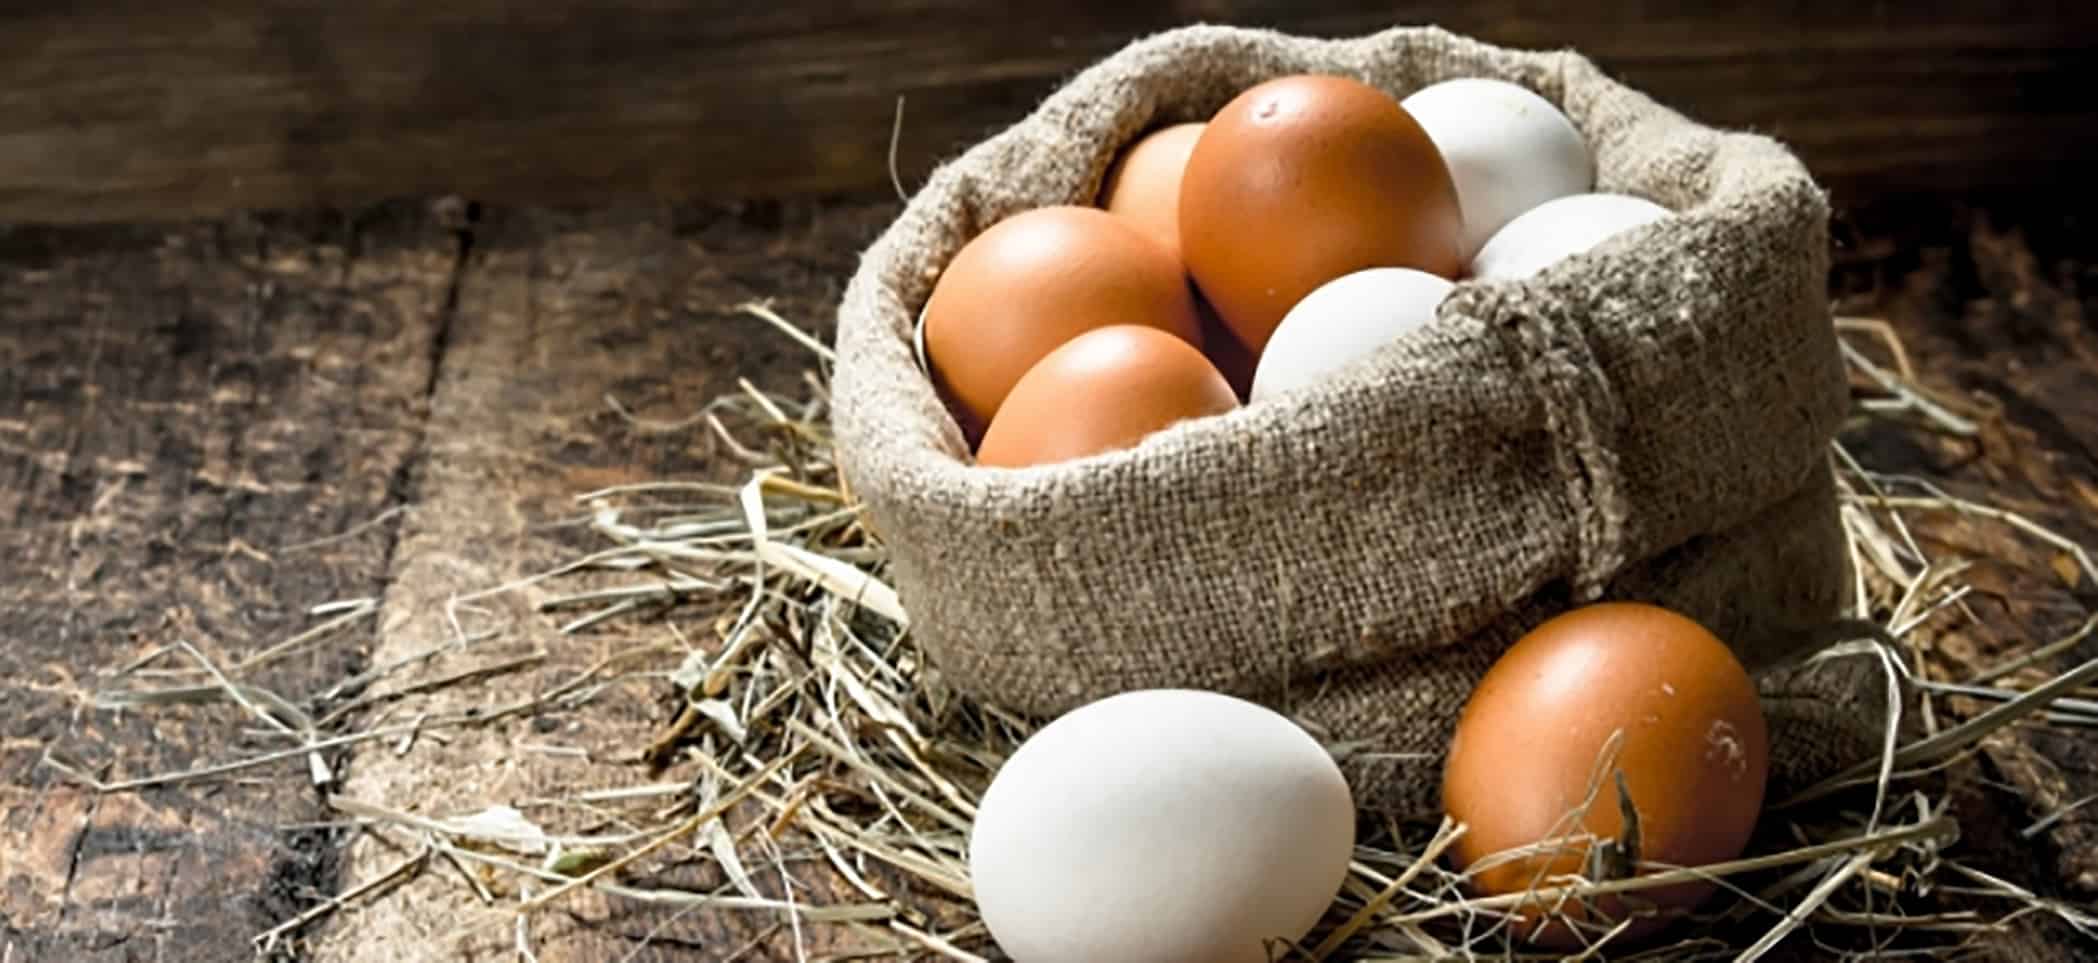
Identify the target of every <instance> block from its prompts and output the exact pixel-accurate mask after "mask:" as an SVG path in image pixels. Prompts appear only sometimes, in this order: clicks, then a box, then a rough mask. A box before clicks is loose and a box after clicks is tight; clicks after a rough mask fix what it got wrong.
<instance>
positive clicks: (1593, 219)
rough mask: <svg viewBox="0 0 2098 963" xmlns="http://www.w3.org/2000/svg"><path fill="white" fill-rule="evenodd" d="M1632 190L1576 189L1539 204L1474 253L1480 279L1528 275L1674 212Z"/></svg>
mask: <svg viewBox="0 0 2098 963" xmlns="http://www.w3.org/2000/svg"><path fill="white" fill-rule="evenodd" d="M1670 213H1671V212H1670V211H1669V210H1668V208H1665V207H1662V206H1661V205H1659V204H1656V203H1654V202H1652V201H1649V200H1646V199H1645V198H1640V197H1632V196H1631V195H1628V194H1573V195H1569V196H1567V197H1560V198H1554V199H1552V200H1549V201H1546V202H1544V203H1542V204H1539V205H1537V206H1536V207H1533V208H1531V209H1529V210H1527V211H1524V212H1523V213H1522V214H1520V215H1518V216H1517V217H1516V218H1515V219H1514V220H1512V221H1509V222H1508V224H1507V226H1505V227H1502V228H1501V229H1500V230H1499V231H1497V232H1495V233H1494V235H1493V237H1492V239H1490V240H1488V241H1487V242H1486V246H1485V247H1482V248H1480V249H1479V255H1478V256H1477V257H1475V258H1473V259H1472V265H1471V275H1472V277H1473V278H1475V279H1477V280H1481V281H1500V280H1511V279H1515V278H1525V277H1529V276H1530V275H1532V274H1536V273H1537V272H1539V271H1542V270H1544V269H1545V268H1548V267H1551V266H1552V265H1553V264H1556V263H1558V262H1559V261H1561V260H1563V259H1565V258H1569V257H1572V256H1574V255H1576V254H1580V253H1582V252H1583V251H1587V250H1589V249H1591V248H1593V247H1595V246H1596V245H1598V244H1601V243H1603V242H1604V241H1607V240H1609V239H1610V238H1612V237H1615V236H1617V235H1619V234H1622V233H1624V232H1625V231H1629V230H1631V229H1633V228H1635V227H1640V226H1643V225H1646V224H1652V223H1653V222H1655V221H1658V220H1661V219H1662V218H1665V217H1668V216H1670Z"/></svg>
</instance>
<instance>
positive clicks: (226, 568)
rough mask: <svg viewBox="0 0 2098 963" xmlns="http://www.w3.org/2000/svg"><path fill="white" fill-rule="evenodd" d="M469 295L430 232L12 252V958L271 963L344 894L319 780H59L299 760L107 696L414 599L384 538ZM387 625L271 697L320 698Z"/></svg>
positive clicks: (248, 233)
mask: <svg viewBox="0 0 2098 963" xmlns="http://www.w3.org/2000/svg"><path fill="white" fill-rule="evenodd" d="M451 270H452V258H451V256H450V254H449V245H448V242H447V241H446V239H445V238H444V236H443V235H442V234H441V233H437V232H435V231H434V230H432V229H431V228H430V227H429V226H428V225H427V224H426V223H425V222H423V221H421V220H419V219H418V218H415V217H412V216H411V217H407V218H406V219H401V218H395V217H393V216H392V215H385V216H382V218H381V219H380V220H379V221H376V222H367V223H352V222H350V221H348V220H344V219H340V218H307V219H301V220H300V221H299V222H297V223H256V222H250V221H245V220H243V221H234V222H229V223H223V224H206V225H200V226H194V227H187V228H183V229H180V230H173V231H165V232H164V231H157V230H152V231H149V230H131V229H125V230H114V231H91V232H79V231H74V232H56V233H55V232H41V231H39V232H15V233H12V234H7V235H4V236H0V677H4V678H5V679H6V680H7V684H6V685H5V686H0V720H4V723H0V724H4V726H5V737H6V741H5V743H4V744H0V958H4V959H9V960H23V961H28V960H84V961H85V960H96V961H115V960H157V959H184V960H239V959H252V958H253V956H254V954H253V951H252V949H251V948H250V947H249V945H248V939H249V937H250V936H252V935H254V934H255V933H256V932H258V931H261V930H263V929H266V928H268V927H269V926H270V925H271V924H272V923H273V922H274V921H276V920H278V919H281V918H284V917H286V916H288V915H289V914H291V913H292V912H294V911H296V910H298V909H300V908H302V907H304V906H305V905H307V904H308V903H309V902H310V901H311V900H312V899H314V894H315V893H317V892H325V891H328V890H330V889H332V888H333V886H334V881H335V878H336V873H335V863H336V857H335V854H334V849H333V846H332V845H331V844H330V841H329V836H328V834H326V833H322V832H314V831H294V830H292V829H289V828H287V827H289V825H290V824H294V823H298V822H301V821H305V820H311V819H313V818H315V817H316V816H318V815H319V814H320V812H321V810H320V809H319V807H318V805H317V799H316V797H315V795H314V793H313V791H312V789H311V787H310V786H309V785H307V784H306V782H305V780H304V779H303V778H301V774H302V772H303V771H304V769H303V764H302V763H300V762H298V761H293V762H289V763H285V764H282V765H279V766H276V767H272V768H267V769H262V770H257V771H255V772H253V773H250V774H249V775H251V776H257V777H263V778H259V779H254V780H250V781H247V782H228V781H224V780H217V781H211V782H204V783H184V784H179V785H172V786H168V787H165V788H159V789H148V790H144V791H141V792H138V793H127V794H116V795H96V794H95V793H93V792H90V791H87V790H84V789H82V788H80V787H79V786H78V785H76V784H75V783H72V782H69V781H67V780H66V779H64V778H62V777H61V776H60V775H59V773H58V772H57V771H56V770H54V769H52V768H50V767H48V766H45V765H43V764H42V760H43V759H44V758H45V753H46V752H50V753H53V754H54V755H57V756H60V757H63V758H70V759H73V760H75V761H77V762H78V763H80V764H84V765H86V766H89V767H91V768H92V771H94V772H96V773H98V774H100V775H101V776H103V777H104V778H107V779H112V780H114V779H121V778H130V777H137V776H146V775H152V774H155V773H163V772H173V771H177V770H182V769H186V768H189V767H192V766H196V765H201V764H208V763H213V762H218V761H220V760H223V759H225V758H228V757H229V756H231V755H233V754H235V753H240V754H247V753H250V752H255V751H260V749H261V748H274V747H278V746H281V745H283V743H281V742H271V741H268V740H257V739H255V738H244V737H241V736H240V735H239V734H238V730H239V729H240V728H241V727H242V726H243V725H244V724H247V722H248V720H246V719H245V718H244V717H243V716H242V714H240V713H239V712H238V711H237V710H233V709H230V708H222V707H194V708H180V707H176V708H163V709H154V710H149V711H146V712H132V713H114V712H110V711H104V710H98V709H96V708H94V707H93V706H92V705H91V703H90V700H91V696H92V694H93V693H94V691H95V690H97V689H98V688H99V687H101V686H102V685H103V684H105V681H106V680H104V679H102V678H98V676H97V673H98V672H100V671H103V670H106V669H112V668H115V667H117V666H119V665H122V664H124V663H127V662H131V661H133V660H134V659H137V658H139V657H141V656H144V655H146V654H147V653H149V652H150V651H152V650H154V649H158V648H162V647H168V646H173V645H175V644H176V643H181V642H187V643H190V644H192V645H194V646H195V647H196V648H197V649H198V650H199V651H201V652H202V653H204V654H205V655H206V656H207V657H209V658H210V659H212V660H213V661H215V662H218V663H220V664H222V665H224V664H230V663H232V662H234V661H237V660H239V659H241V658H243V657H245V656H248V655H251V654H254V653H256V652H258V651H261V650H262V649H263V648H264V647H265V646H268V645H270V644H272V643H275V642H277V641H279V640H281V639H283V638H285V637H287V636H289V635H291V634H293V633H295V632H297V631H299V630H301V629H303V628H305V627H307V626H308V625H309V624H311V622H312V621H313V620H310V619H308V618H307V617H306V615H305V610H306V609H307V608H309V607H310V606H313V605H316V604H318V603H323V602H328V601H330V600H335V599H343V598H356V597H361V596H369V595H374V594H376V593H378V592H380V591H382V590H383V589H384V588H385V585H386V582H385V574H386V570H387V559H388V558H389V556H390V554H391V550H392V542H393V539H392V532H391V528H390V526H388V525H385V524H380V525H376V526H363V527H362V528H360V525H362V523H365V522H367V521H369V520H371V519H373V518H375V517H379V516H381V515H382V514H383V512H384V511H385V509H386V508H387V507H388V506H389V505H392V504H395V503H397V500H398V497H399V495H400V490H399V485H398V483H399V480H400V475H401V472H402V470H403V469H404V467H405V466H406V465H407V464H408V463H409V460H410V459H411V458H412V457H413V454H414V452H415V450H416V448H417V442H418V439H419V437H420V433H419V425H420V423H421V407H420V406H421V402H422V398H423V394H424V391H425V389H426V387H427V383H428V378H429V376H428V370H429V364H430V359H431V357H432V355H433V349H434V347H435V344H436V341H437V330H438V323H439V320H440V315H441V311H442V305H443V300H444V292H445V285H446V280H447V278H448V277H449V275H450V273H451ZM345 531H354V532H355V534H354V535H353V536H352V537H348V538H343V539H339V540H334V541H326V542H317V541H316V540H318V539H322V538H324V537H325V536H330V535H333V534H336V533H339V532H345ZM360 628H361V635H360V634H356V633H353V634H350V635H348V636H345V637H339V638H336V639H332V640H330V642H329V644H328V645H325V646H321V647H317V648H314V649H312V650H309V651H306V652H304V653H301V654H299V655H296V656H293V657H289V658H285V659H282V660H280V661H278V662H276V663H274V664H272V665H268V666H265V667H262V668H260V669H258V670H257V671H256V672H254V673H250V674H248V675H247V676H245V677H244V681H248V682H250V683H251V684H255V685H259V686H262V687H264V688H268V689H271V690H274V691H277V692H280V693H282V694H284V695H286V696H287V697H292V698H295V699H296V698H298V697H300V696H303V695H305V694H307V693H309V692H311V691H313V690H314V689H315V688H317V687H318V686H319V685H320V684H321V683H322V682H323V680H332V679H333V678H335V677H337V676H339V675H341V674H343V673H346V672H352V671H355V669H356V667H357V666H358V665H360V664H361V662H362V659H363V653H364V651H365V649H366V645H365V644H364V643H368V641H369V639H370V631H371V626H370V625H369V624H367V625H364V626H361V627H360ZM152 666H153V667H154V668H177V667H191V664H190V663H188V662H187V660H185V659H184V658H182V657H181V656H179V655H178V656H173V657H169V658H162V659H160V660H158V661H156V662H154V663H153V664H152ZM189 681H192V682H193V681H195V680H194V679H191V680H189ZM123 684H124V685H125V686H130V687H153V686H156V685H166V684H173V683H171V682H167V681H166V680H161V681H159V682H156V681H154V680H152V679H149V678H145V677H138V678H133V679H130V680H127V681H126V682H124V683H123ZM329 755H330V756H331V757H332V758H333V759H334V760H335V761H336V763H338V764H340V763H341V762H343V761H345V755H346V754H345V753H342V752H339V751H338V752H333V753H330V754H329Z"/></svg>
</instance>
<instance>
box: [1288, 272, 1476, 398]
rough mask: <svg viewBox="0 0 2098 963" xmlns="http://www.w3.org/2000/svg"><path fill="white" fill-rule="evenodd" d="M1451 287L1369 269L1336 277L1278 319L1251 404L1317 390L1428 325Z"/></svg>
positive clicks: (1416, 275)
mask: <svg viewBox="0 0 2098 963" xmlns="http://www.w3.org/2000/svg"><path fill="white" fill-rule="evenodd" d="M1454 287H1456V285H1454V284H1452V283H1451V282H1450V281H1449V280H1448V279H1447V278H1441V277H1437V276H1435V275H1433V274H1429V273H1427V272H1425V271H1415V270H1413V269H1411V268H1372V269H1370V270H1367V271H1357V272H1355V273H1353V274H1349V275H1346V276H1344V277H1340V278H1336V279H1334V280H1332V281H1329V282H1327V283H1326V284H1324V285H1321V286H1320V287H1319V289H1318V290H1316V291H1313V292H1311V294H1310V295H1309V296H1307V297H1305V298H1304V300H1302V301H1299V302H1297V306H1296V307H1293V308H1291V309H1290V310H1289V314H1287V315H1285V316H1284V317H1283V318H1282V323H1281V324H1280V325H1277V326H1276V328H1275V333H1274V335H1273V336H1272V337H1270V338H1269V339H1268V346H1267V350H1266V351H1264V352H1262V353H1261V356H1260V366H1259V367H1258V368H1257V369H1256V370H1255V371H1254V374H1253V390H1252V400H1253V401H1261V400H1264V399H1268V398H1273V397H1275V396H1276V395H1279V394H1282V393H1284V392H1287V391H1293V390H1295V389H1298V388H1302V387H1305V386H1307V385H1313V384H1317V383H1319V382H1320V381H1323V380H1325V378H1326V377H1327V376H1328V375H1330V374H1332V373H1333V372H1334V371H1336V370H1338V369H1340V368H1342V367H1344V366H1346V365H1348V364H1351V363H1353V362H1354V361H1355V360H1356V359H1359V358H1362V357H1365V356H1367V355H1369V354H1370V353H1371V352H1373V351H1376V350H1377V349H1378V348H1379V347H1382V346H1383V345H1384V344H1386V343H1388V342H1390V341H1392V340H1393V339H1395V338H1398V337H1400V336H1401V335H1404V334H1406V333H1407V332H1409V331H1412V330H1414V329H1415V328H1418V327H1421V326H1422V325H1425V324H1427V323H1428V322H1429V321H1432V320H1434V318H1435V309H1436V308H1437V307H1439V306H1441V304H1442V299H1443V298H1444V297H1447V296H1448V295H1449V293H1450V291H1451V289H1453V288H1454Z"/></svg>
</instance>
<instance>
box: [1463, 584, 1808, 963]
mask: <svg viewBox="0 0 2098 963" xmlns="http://www.w3.org/2000/svg"><path fill="white" fill-rule="evenodd" d="M1768 767H1769V742H1768V733H1767V731H1766V726H1765V721H1764V718H1763V712H1762V706H1761V704H1760V703H1759V702H1758V700H1757V693H1756V687H1755V685H1754V683H1753V682H1752V681H1751V680H1750V679H1749V676H1748V673H1747V672H1746V671H1745V670H1744V669H1743V668H1742V666H1741V664H1740V663H1739V662H1738V661H1736V659H1735V658H1734V655H1733V653H1732V652H1731V651H1730V650H1729V649H1728V648H1727V647H1726V645H1725V644H1724V643H1722V642H1721V641H1720V640H1719V639H1718V638H1716V637H1714V636H1713V635H1712V634H1711V633H1710V632H1708V631H1706V630H1705V628H1704V627H1703V626H1701V625H1699V624H1698V623H1697V622H1695V621H1693V620H1691V619H1689V618H1686V617H1684V616H1682V615H1680V614H1677V613H1675V612H1672V611H1669V610H1667V609H1663V608H1659V607H1656V606H1652V605H1645V604H1639V603H1624V602H1618V603H1603V604H1597V605H1591V606H1587V607H1584V608H1579V609H1575V610H1573V611H1571V612H1568V613H1566V614H1563V615H1560V616H1558V617H1556V618H1553V619H1551V620H1549V621H1547V622H1545V623H1544V624H1542V625H1540V626H1538V627H1537V628H1536V629H1534V630H1532V631H1531V632H1530V633H1529V634H1527V635H1525V636H1524V637H1523V638H1521V639H1520V640H1518V641H1517V642H1516V643H1515V645H1514V646H1512V647H1510V648H1509V649H1508V651H1507V652H1506V653H1505V654H1503V655H1502V656H1501V658H1500V659H1499V660H1498V661H1497V662H1495V663H1494V665H1493V666H1492V668H1490V669H1489V670H1488V671H1487V673H1486V675H1485V676H1484V677H1483V678H1482V679H1481V680H1480V681H1479V684H1478V685H1477V687H1476V688H1475V689H1474V690H1473V692H1472V695H1471V698H1470V700H1469V701H1468V702H1467V703H1466V704H1465V707H1464V709H1463V712H1462V714H1461V715H1460V716H1459V718H1458V723H1457V729H1456V735H1455V738H1454V739H1453V740H1452V742H1451V744H1450V751H1449V758H1448V761H1447V763H1446V766H1445V769H1444V773H1443V805H1444V807H1445V809H1446V810H1447V812H1448V813H1449V815H1450V816H1451V817H1452V818H1454V819H1456V820H1458V821H1461V822H1463V823H1464V824H1466V826H1467V827H1468V832H1467V833H1466V834H1465V835H1464V836H1462V837H1460V838H1459V839H1458V841H1457V842H1456V844H1455V845H1454V846H1453V847H1452V849H1451V851H1450V852H1451V858H1452V862H1453V864H1454V865H1455V866H1456V867H1457V868H1458V869H1460V870H1463V871H1465V872H1467V873H1468V874H1469V876H1470V883H1471V885H1472V886H1473V888H1474V889H1476V890H1478V891H1479V892H1482V893H1486V894H1493V895H1504V894H1511V893H1522V892H1526V891H1529V890H1531V889H1532V888H1543V887H1549V886H1552V885H1556V884H1559V883H1563V882H1566V881H1568V880H1569V879H1573V878H1581V877H1591V878H1592V877H1593V876H1594V875H1596V874H1598V873H1601V874H1603V875H1610V874H1611V873H1623V874H1627V875H1636V874H1639V873H1643V872H1646V871H1648V869H1649V868H1650V867H1653V866H1702V865H1709V864H1712V863H1717V862H1723V861H1726V860H1729V859H1733V858H1736V857H1738V856H1739V855H1740V854H1741V852H1742V850H1743V848H1744V847H1745V846H1746V845H1747V844H1748V840H1749V837H1750V836H1751V835H1752V834H1753V832H1754V830H1755V826H1756V820H1757V816H1758V814H1759V812H1760V810H1761V808H1762V801H1763V791H1764V781H1765V778H1766V776H1767V773H1768ZM1620 786H1622V793H1623V797H1624V800H1625V801H1628V803H1629V805H1630V807H1631V809H1632V810H1633V812H1634V813H1635V814H1636V815H1635V817H1634V818H1635V819H1636V825H1637V830H1636V832H1635V833H1627V831H1626V830H1627V826H1626V820H1625V818H1624V806H1623V805H1622V804H1621V801H1620V788H1619V787H1620ZM1591 788H1593V789H1594V795H1593V796H1592V797H1591V796H1590V792H1591ZM1713 889H1714V885H1713V884H1712V883H1709V882H1697V883H1684V884H1671V885H1668V886H1662V887H1656V888H1652V889H1646V890H1640V891H1637V892H1635V893H1631V894H1627V895H1625V896H1624V897H1622V898H1618V897H1604V898H1601V899H1598V900H1595V901H1593V902H1592V903H1591V904H1586V905H1584V904H1576V903H1571V902H1569V903H1568V904H1566V905H1565V906H1564V907H1563V908H1562V909H1560V912H1561V913H1563V914H1564V916H1565V917H1567V918H1568V919H1570V920H1572V921H1574V922H1576V923H1581V922H1585V923H1590V924H1597V925H1598V926H1599V930H1600V929H1608V927H1609V925H1610V924H1611V923H1612V922H1614V921H1616V920H1619V919H1623V918H1627V917H1630V916H1632V915H1633V914H1634V912H1635V909H1636V908H1638V907H1641V906H1644V907H1646V908H1648V909H1653V908H1677V909H1682V908H1688V907H1692V906H1695V905H1696V904H1698V903H1700V902H1702V901H1703V900H1704V899H1705V898H1706V897H1707V896H1709V895H1710V894H1711V892H1712V891H1713ZM1547 899H1548V898H1547ZM1554 906H1556V904H1555V903H1545V904H1544V905H1542V906H1540V905H1539V903H1538V901H1530V902H1528V903H1526V904H1525V906H1524V908H1523V910H1521V911H1520V913H1521V915H1522V916H1523V918H1524V921H1525V922H1524V924H1523V925H1522V926H1521V927H1519V930H1520V931H1521V932H1522V933H1523V934H1524V935H1525V936H1526V937H1527V938H1529V939H1533V940H1535V941H1536V942H1539V943H1541V944H1544V945H1546V946H1551V947H1555V948H1562V949H1563V948H1568V947H1573V946H1577V945H1580V942H1581V940H1580V934H1578V933H1576V932H1574V930H1573V928H1572V927H1570V926H1568V925H1566V921H1565V920H1557V921H1548V920H1546V919H1544V917H1545V916H1547V915H1549V914H1548V913H1547V911H1548V910H1550V909H1552V908H1553V907H1554ZM1659 925H1661V922H1660V920H1659V918H1658V917H1655V916H1652V915H1647V916H1644V917H1642V918H1640V919H1638V920H1637V921H1635V922H1634V923H1633V931H1632V932H1630V933H1628V934H1626V935H1625V936H1624V937H1623V938H1625V939H1638V938H1640V937H1642V936H1644V935H1646V934H1647V933H1648V932H1651V931H1652V930H1653V929H1655V928H1658V926H1659Z"/></svg>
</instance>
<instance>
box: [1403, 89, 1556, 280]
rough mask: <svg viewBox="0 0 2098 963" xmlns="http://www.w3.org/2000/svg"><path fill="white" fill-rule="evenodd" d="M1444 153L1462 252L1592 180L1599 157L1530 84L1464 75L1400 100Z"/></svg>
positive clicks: (1468, 253)
mask: <svg viewBox="0 0 2098 963" xmlns="http://www.w3.org/2000/svg"><path fill="white" fill-rule="evenodd" d="M1399 104H1400V106H1402V107H1405V108H1406V111H1407V113H1410V114H1412V115H1413V119H1414V120H1416V121H1419V122H1420V125H1421V129H1422V130H1424V131H1427V133H1428V139H1429V140H1432V141H1434V142H1435V147H1436V149H1437V150H1439V151H1441V152H1442V159H1443V162H1444V163H1446V164H1448V165H1449V166H1450V178H1451V179H1452V180H1454V181H1455V182H1456V184H1457V202H1458V206H1459V207H1461V208H1462V209H1463V211H1464V256H1465V257H1467V258H1469V257H1471V256H1473V255H1474V254H1476V253H1478V250H1479V248H1481V247H1483V246H1485V244H1486V241H1487V239H1488V238H1490V237H1492V236H1493V234H1494V232H1495V231H1498V230H1500V229H1501V228H1502V227H1503V226H1504V225H1506V224H1507V223H1508V222H1509V221H1511V220H1514V219H1515V217H1516V216H1517V215H1519V214H1521V213H1523V212H1524V211H1527V210H1529V209H1530V208H1533V207H1536V206H1537V205H1539V204H1542V203H1544V202H1545V201H1549V200H1551V199H1552V198H1555V197H1565V196H1566V195H1569V194H1579V193H1582V192H1584V191H1587V190H1588V189H1589V188H1591V187H1593V186H1594V185H1595V159H1594V158H1593V157H1591V156H1590V155H1589V153H1588V143H1587V141H1585V140H1583V139H1582V138H1581V132H1580V131H1579V130H1576V129H1575V128H1574V125H1573V122H1572V121H1570V120H1568V119H1567V118H1566V115H1565V114H1563V113H1560V112H1559V108H1558V107H1555V106H1553V105H1552V102H1551V101H1549V100H1546V99H1544V98H1543V97H1541V96H1539V95H1538V94H1537V93H1535V92H1534V91H1531V90H1530V89H1529V88H1527V87H1522V86H1519V85H1516V84H1512V83H1509V82H1507V81H1505V80H1494V79H1491V78H1486V77H1460V78H1457V79H1455V80H1445V81H1443V82H1442V83H1439V84H1431V85H1429V86H1427V87H1423V88H1421V89H1420V90H1418V91H1415V92H1414V93H1413V94H1411V95H1410V96H1408V97H1407V98H1406V99H1404V100H1402V101H1400V102H1399Z"/></svg>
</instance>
